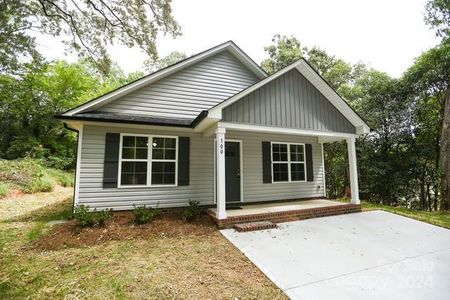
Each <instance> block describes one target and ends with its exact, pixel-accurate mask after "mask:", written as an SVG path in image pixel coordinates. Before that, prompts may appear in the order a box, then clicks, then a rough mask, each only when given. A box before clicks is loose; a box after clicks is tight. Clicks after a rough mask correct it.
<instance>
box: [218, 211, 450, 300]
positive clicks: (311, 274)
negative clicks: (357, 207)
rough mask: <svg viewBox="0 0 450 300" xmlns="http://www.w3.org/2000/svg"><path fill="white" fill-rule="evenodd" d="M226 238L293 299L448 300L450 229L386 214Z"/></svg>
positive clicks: (300, 224) (320, 221) (229, 234)
mask: <svg viewBox="0 0 450 300" xmlns="http://www.w3.org/2000/svg"><path fill="white" fill-rule="evenodd" d="M221 232H222V234H223V235H224V236H225V237H226V238H227V239H228V240H230V241H231V242H232V243H233V244H234V245H235V246H236V247H238V248H239V249H240V250H241V251H242V252H243V253H244V254H245V255H246V256H247V257H248V258H249V259H250V260H251V261H252V262H253V263H254V264H255V265H256V266H258V267H259V268H260V269H261V270H262V271H263V272H264V273H265V274H266V275H267V276H268V277H269V278H270V279H271V280H272V281H273V282H274V283H275V284H276V285H278V286H279V287H280V288H281V289H282V290H283V291H284V292H285V293H286V294H287V295H288V296H289V297H291V298H292V299H334V300H336V299H364V300H368V299H384V300H385V299H396V300H397V299H427V300H431V299H446V300H447V299H450V230H447V229H444V228H440V227H437V226H433V225H430V224H427V223H423V222H419V221H415V220H412V219H410V218H405V217H402V216H398V215H395V214H391V213H387V212H383V211H371V212H362V213H354V214H348V215H340V216H332V217H325V218H316V219H310V220H304V221H297V222H290V223H284V224H280V226H279V228H278V229H270V230H263V231H255V232H245V233H238V232H236V231H235V230H233V229H227V230H222V231H221Z"/></svg>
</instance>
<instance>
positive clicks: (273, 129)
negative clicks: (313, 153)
mask: <svg viewBox="0 0 450 300" xmlns="http://www.w3.org/2000/svg"><path fill="white" fill-rule="evenodd" d="M217 127H220V128H225V129H230V130H238V131H249V132H265V133H279V134H295V135H303V136H316V137H328V138H333V139H339V140H340V139H346V138H355V137H356V134H353V133H345V132H334V131H318V130H309V129H295V128H284V127H270V126H258V125H248V124H237V123H230V122H219V123H218V124H217Z"/></svg>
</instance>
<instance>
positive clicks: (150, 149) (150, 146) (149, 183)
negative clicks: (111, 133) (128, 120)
mask: <svg viewBox="0 0 450 300" xmlns="http://www.w3.org/2000/svg"><path fill="white" fill-rule="evenodd" d="M120 136H121V137H120V149H119V151H120V153H119V170H118V172H119V174H118V180H120V181H119V184H118V187H119V188H130V187H170V186H177V185H178V178H177V177H178V169H177V165H178V137H177V136H160V135H144V134H132V133H131V134H129V133H122V134H121V135H120ZM124 137H145V138H147V149H148V151H147V158H145V159H144V158H138V159H131V158H122V156H123V154H122V152H123V148H124V147H123V138H124ZM154 138H162V139H174V143H175V144H174V147H175V148H170V149H171V150H173V149H175V156H174V157H175V158H174V159H170V160H169V159H152V156H153V153H152V152H153V139H154ZM150 141H151V142H152V144H150ZM125 148H129V147H127V146H126V147H125ZM141 148H142V147H141ZM123 162H146V163H147V180H146V184H134V185H129V184H125V185H124V184H122V163H123ZM153 162H172V163H174V164H175V165H174V169H175V171H174V176H175V180H174V183H171V184H152V164H153Z"/></svg>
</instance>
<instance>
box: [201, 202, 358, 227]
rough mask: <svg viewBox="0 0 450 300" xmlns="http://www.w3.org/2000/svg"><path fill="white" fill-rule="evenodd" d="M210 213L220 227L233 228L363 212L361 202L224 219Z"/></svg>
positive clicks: (212, 212) (209, 211) (211, 211)
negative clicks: (253, 223) (251, 224)
mask: <svg viewBox="0 0 450 300" xmlns="http://www.w3.org/2000/svg"><path fill="white" fill-rule="evenodd" d="M207 212H208V215H209V216H210V217H211V218H212V219H213V221H214V222H215V223H216V224H217V226H218V227H219V228H220V229H223V228H231V227H233V225H235V224H240V223H248V222H257V221H270V222H273V223H282V222H291V221H298V220H305V219H311V218H318V217H326V216H334V215H340V214H348V213H356V212H361V205H360V204H350V203H349V204H340V205H333V206H326V207H315V208H305V209H298V210H287V211H280V212H270V213H259V214H249V215H242V216H231V217H228V218H226V219H224V220H219V219H217V218H216V215H215V212H214V211H213V210H209V209H208V210H207Z"/></svg>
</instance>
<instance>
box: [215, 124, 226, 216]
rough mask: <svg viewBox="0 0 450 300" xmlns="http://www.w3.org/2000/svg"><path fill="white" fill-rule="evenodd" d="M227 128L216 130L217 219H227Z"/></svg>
mask: <svg viewBox="0 0 450 300" xmlns="http://www.w3.org/2000/svg"><path fill="white" fill-rule="evenodd" d="M225 131H226V130H225V128H220V127H219V128H217V129H216V191H217V195H216V202H217V203H216V204H217V211H216V217H217V219H226V218H227V212H226V208H225Z"/></svg>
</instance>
